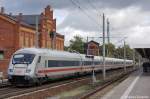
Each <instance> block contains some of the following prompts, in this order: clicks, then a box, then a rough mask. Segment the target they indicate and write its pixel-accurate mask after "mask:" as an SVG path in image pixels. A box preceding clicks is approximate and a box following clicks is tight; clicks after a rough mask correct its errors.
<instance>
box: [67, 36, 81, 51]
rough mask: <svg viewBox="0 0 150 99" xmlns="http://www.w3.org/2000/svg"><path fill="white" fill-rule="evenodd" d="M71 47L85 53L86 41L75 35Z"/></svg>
mask: <svg viewBox="0 0 150 99" xmlns="http://www.w3.org/2000/svg"><path fill="white" fill-rule="evenodd" d="M69 49H71V50H75V51H77V52H79V53H84V41H83V38H82V37H80V36H74V38H73V39H71V40H70V46H69Z"/></svg>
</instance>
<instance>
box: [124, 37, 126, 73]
mask: <svg viewBox="0 0 150 99" xmlns="http://www.w3.org/2000/svg"><path fill="white" fill-rule="evenodd" d="M124 71H125V72H126V42H125V40H124Z"/></svg>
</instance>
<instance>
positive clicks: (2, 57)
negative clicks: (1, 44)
mask: <svg viewBox="0 0 150 99" xmlns="http://www.w3.org/2000/svg"><path fill="white" fill-rule="evenodd" d="M2 59H4V51H0V60H2Z"/></svg>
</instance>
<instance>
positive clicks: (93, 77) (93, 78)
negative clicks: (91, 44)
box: [92, 58, 96, 85]
mask: <svg viewBox="0 0 150 99" xmlns="http://www.w3.org/2000/svg"><path fill="white" fill-rule="evenodd" d="M92 63H93V73H92V82H93V85H94V83H95V82H96V77H95V70H94V58H92Z"/></svg>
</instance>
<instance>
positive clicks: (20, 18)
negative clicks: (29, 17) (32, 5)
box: [17, 13, 22, 21]
mask: <svg viewBox="0 0 150 99" xmlns="http://www.w3.org/2000/svg"><path fill="white" fill-rule="evenodd" d="M17 19H18V21H21V20H22V13H19V15H18V16H17Z"/></svg>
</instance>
